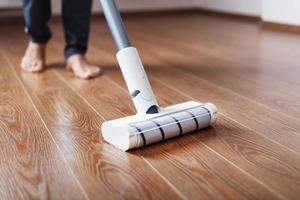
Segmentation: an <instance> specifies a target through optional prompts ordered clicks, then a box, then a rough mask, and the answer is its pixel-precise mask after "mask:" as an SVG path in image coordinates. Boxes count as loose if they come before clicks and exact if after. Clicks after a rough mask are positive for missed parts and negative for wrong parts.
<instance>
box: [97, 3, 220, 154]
mask: <svg viewBox="0 0 300 200" xmlns="http://www.w3.org/2000/svg"><path fill="white" fill-rule="evenodd" d="M100 2H101V4H102V7H103V12H104V15H105V17H106V20H107V23H108V25H109V29H110V31H111V33H112V35H113V38H114V41H115V43H116V45H117V47H118V49H119V52H118V53H117V59H118V62H119V65H120V68H121V71H122V73H123V76H124V78H125V82H126V85H127V87H128V90H129V93H130V96H131V98H132V101H133V103H134V106H135V108H136V111H137V114H136V115H133V116H129V117H124V118H121V119H116V120H112V121H107V122H104V123H103V124H102V126H101V130H102V135H103V138H104V140H105V141H107V142H108V143H111V144H112V145H114V146H116V147H118V148H120V149H122V150H124V151H127V150H130V149H135V148H140V147H144V146H146V145H150V144H153V143H156V142H159V141H164V140H167V139H170V138H173V137H176V136H181V135H184V134H186V133H189V132H194V131H197V130H200V129H202V128H206V127H208V126H210V125H211V124H213V123H214V122H215V121H216V116H217V108H216V106H215V105H213V104H211V103H207V104H202V103H199V102H194V101H189V102H185V103H181V104H177V105H174V106H170V107H166V108H162V107H160V106H159V105H158V103H157V101H156V98H155V96H154V94H153V92H152V89H151V86H150V83H149V81H148V78H147V75H146V73H145V70H144V67H143V65H142V62H141V59H140V57H139V54H138V52H137V49H136V48H134V47H132V46H131V44H130V41H129V39H128V36H127V33H126V31H125V28H124V25H123V23H122V19H121V16H120V13H119V11H118V9H117V6H116V3H115V2H114V0H100Z"/></svg>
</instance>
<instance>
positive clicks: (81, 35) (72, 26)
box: [62, 0, 92, 58]
mask: <svg viewBox="0 0 300 200" xmlns="http://www.w3.org/2000/svg"><path fill="white" fill-rule="evenodd" d="M62 1H63V3H62V4H63V5H62V9H63V10H62V17H63V25H64V30H65V39H66V43H67V45H66V48H65V57H66V58H68V57H70V56H72V55H74V54H85V52H86V50H87V44H88V38H89V32H90V16H91V8H92V0H62Z"/></svg>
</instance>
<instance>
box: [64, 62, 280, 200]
mask: <svg viewBox="0 0 300 200" xmlns="http://www.w3.org/2000/svg"><path fill="white" fill-rule="evenodd" d="M102 59H103V57H102ZM59 73H60V74H61V75H62V76H63V77H64V78H65V79H66V80H68V81H69V82H70V84H71V87H73V88H75V90H77V91H78V92H79V93H80V94H81V95H82V96H83V97H84V98H85V99H86V100H87V101H88V102H89V103H90V104H91V105H92V106H93V107H94V108H95V109H96V110H97V111H98V112H99V113H101V115H102V116H103V117H104V118H106V119H108V120H110V119H115V118H120V117H123V116H125V115H132V114H133V113H134V111H133V108H132V103H131V100H130V99H129V97H128V95H127V94H126V92H125V91H120V89H119V88H118V86H116V85H114V83H113V82H111V81H110V80H107V78H106V75H104V76H102V77H100V78H98V79H95V80H92V81H90V82H89V83H88V84H87V83H85V82H82V81H80V80H77V79H74V78H70V77H68V76H66V74H65V73H64V72H61V71H59ZM108 73H109V72H108V71H106V74H108ZM95 91H97V92H95ZM99 102H101V103H99ZM138 152H139V153H140V154H141V155H143V156H144V157H145V159H147V161H148V162H150V163H151V164H152V165H153V167H155V168H156V170H158V171H159V172H160V173H161V174H163V176H165V177H166V178H167V179H168V181H170V182H171V183H172V184H174V186H175V187H177V189H178V190H179V191H180V192H182V193H183V194H184V195H185V196H187V198H188V199H194V198H197V197H196V196H195V191H197V193H198V197H201V198H202V199H203V198H204V199H206V198H236V197H238V198H245V197H246V198H250V199H251V198H266V197H267V196H270V197H271V196H272V198H279V197H278V196H277V197H276V195H275V194H273V193H271V192H270V191H269V190H267V189H266V188H264V186H263V185H260V184H259V183H258V182H256V181H255V180H253V179H252V178H251V177H249V176H247V175H246V174H244V173H242V172H240V171H239V170H238V169H236V168H235V167H234V166H232V165H231V164H229V163H228V162H226V161H225V160H224V159H222V158H220V157H218V156H217V155H215V154H214V153H213V152H212V151H210V150H209V149H207V148H206V147H205V146H204V145H203V144H201V143H199V142H197V140H195V138H193V137H191V136H187V137H183V138H180V139H175V140H172V141H169V142H167V143H166V144H157V145H154V146H152V147H148V148H146V149H144V150H141V151H138ZM189 163H190V164H189ZM216 163H218V164H216ZM224 168H226V169H227V173H223V169H224ZM232 173H233V174H232ZM174 174H176V176H174ZM189 174H194V176H190V175H189ZM232 176H235V177H237V178H236V179H232V178H231V177H232ZM207 177H210V178H209V179H207ZM245 180H247V181H245ZM182 182H184V183H185V184H184V185H182ZM245 183H246V185H244V184H245ZM253 195H254V196H253Z"/></svg>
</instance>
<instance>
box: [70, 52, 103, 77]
mask: <svg viewBox="0 0 300 200" xmlns="http://www.w3.org/2000/svg"><path fill="white" fill-rule="evenodd" d="M67 69H71V70H72V71H73V73H74V75H75V76H77V77H78V78H83V79H89V78H93V77H96V76H98V75H99V74H100V73H101V68H100V67H97V66H95V65H92V64H90V63H89V62H88V61H87V60H86V59H85V57H84V56H83V55H81V54H75V55H73V56H71V57H69V58H68V60H67Z"/></svg>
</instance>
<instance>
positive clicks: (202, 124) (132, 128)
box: [101, 101, 217, 151]
mask: <svg viewBox="0 0 300 200" xmlns="http://www.w3.org/2000/svg"><path fill="white" fill-rule="evenodd" d="M216 115H217V108H216V107H215V106H214V105H213V104H211V103H208V104H201V103H198V102H193V101H190V102H186V103H182V104H178V105H175V106H170V107H167V108H162V109H161V112H160V113H159V114H138V115H134V116H130V117H125V118H121V119H117V120H113V121H108V122H105V123H103V124H102V127H101V129H102V135H103V137H104V139H105V141H107V142H108V143H111V144H113V145H114V146H116V147H118V148H120V149H122V150H124V151H127V150H129V149H135V148H140V147H143V146H146V145H150V144H153V143H156V142H159V141H164V140H167V139H170V138H173V137H176V136H181V135H183V134H187V133H190V132H194V131H197V130H200V129H203V128H206V127H208V126H210V125H211V124H212V123H214V122H215V121H216Z"/></svg>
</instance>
